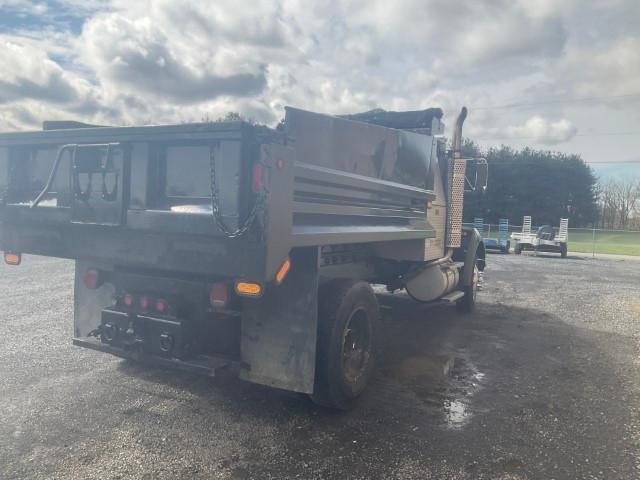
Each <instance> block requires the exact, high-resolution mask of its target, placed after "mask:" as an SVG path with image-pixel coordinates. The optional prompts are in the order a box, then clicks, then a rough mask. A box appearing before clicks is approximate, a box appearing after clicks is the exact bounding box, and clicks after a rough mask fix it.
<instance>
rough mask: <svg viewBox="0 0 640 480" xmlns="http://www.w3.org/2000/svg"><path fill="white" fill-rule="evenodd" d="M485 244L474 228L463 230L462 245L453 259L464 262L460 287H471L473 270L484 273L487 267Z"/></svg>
mask: <svg viewBox="0 0 640 480" xmlns="http://www.w3.org/2000/svg"><path fill="white" fill-rule="evenodd" d="M485 253H486V252H485V249H484V243H483V241H482V237H481V236H480V233H479V232H478V230H476V229H475V228H472V227H463V228H462V245H461V246H460V248H457V249H456V251H455V252H454V255H453V258H454V260H457V261H464V267H463V269H462V273H461V275H460V285H462V286H469V285H471V284H472V282H473V268H474V266H475V265H477V266H478V270H480V271H483V270H484V267H485V265H486V255H485Z"/></svg>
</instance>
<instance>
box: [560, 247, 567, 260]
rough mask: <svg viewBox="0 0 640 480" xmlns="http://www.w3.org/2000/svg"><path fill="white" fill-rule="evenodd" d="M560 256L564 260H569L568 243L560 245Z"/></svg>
mask: <svg viewBox="0 0 640 480" xmlns="http://www.w3.org/2000/svg"><path fill="white" fill-rule="evenodd" d="M560 256H561V257H562V258H567V244H566V243H561V244H560Z"/></svg>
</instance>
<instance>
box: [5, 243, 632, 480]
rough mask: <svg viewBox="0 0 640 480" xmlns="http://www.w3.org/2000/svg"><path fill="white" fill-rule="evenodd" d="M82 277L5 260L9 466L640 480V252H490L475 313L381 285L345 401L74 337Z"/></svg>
mask: <svg viewBox="0 0 640 480" xmlns="http://www.w3.org/2000/svg"><path fill="white" fill-rule="evenodd" d="M72 277H73V268H72V264H71V263H70V262H67V261H62V260H52V259H42V258H37V257H28V258H26V259H24V264H23V265H22V266H21V267H18V268H16V267H6V266H4V265H3V266H2V267H0V291H1V292H2V297H3V302H2V325H3V336H2V338H1V339H0V378H2V382H1V384H0V399H1V402H2V403H1V407H0V478H2V479H9V478H47V479H48V478H60V479H63V478H82V479H92V478H96V479H98V478H99V479H108V478H111V479H117V478H122V479H124V478H140V479H163V478H208V479H209V478H225V479H226V478H229V479H248V478H256V479H269V478H340V479H344V478H385V479H414V478H415V479H432V478H438V479H485V478H486V479H502V480H506V479H511V480H514V479H576V478H580V479H582V478H584V479H590V478H597V479H634V478H640V373H639V372H640V370H639V368H638V367H639V365H640V358H639V352H640V262H638V261H629V260H624V261H619V260H612V259H595V260H593V259H590V258H580V257H572V258H569V259H566V260H561V259H559V258H558V257H557V256H548V257H544V256H542V255H540V256H538V257H533V256H529V255H522V256H514V255H492V256H490V258H489V262H488V270H487V273H486V275H485V287H484V291H483V292H481V294H480V304H479V307H478V310H477V312H476V314H474V315H473V316H464V315H461V314H459V313H457V311H456V310H455V309H454V308H452V307H450V306H444V305H438V306H424V305H417V304H415V303H413V302H412V301H411V300H409V299H408V298H407V297H406V296H404V295H401V294H396V295H381V296H380V300H381V303H382V304H383V314H384V330H385V336H386V339H387V345H386V356H385V360H384V364H383V365H382V366H381V368H380V369H379V373H378V375H377V377H376V379H375V381H374V382H373V384H372V386H371V388H370V389H369V390H368V391H367V392H366V395H365V397H364V398H363V400H362V401H361V402H360V404H359V406H358V408H356V409H355V410H353V411H351V412H348V413H332V412H328V411H325V410H322V409H319V408H317V407H315V406H314V405H313V404H311V402H309V401H308V400H307V399H306V398H305V397H303V396H301V395H295V394H291V393H287V392H281V391H276V390H271V389H268V388H263V387H260V386H256V385H251V384H247V383H243V382H241V381H238V380H233V379H215V380H213V379H207V378H200V377H196V376H190V375H185V374H183V373H176V372H172V371H167V370H162V369H149V368H143V367H141V366H139V365H136V364H135V363H131V362H126V361H123V360H119V359H117V358H114V357H111V356H109V355H106V354H102V353H98V352H93V351H89V350H84V349H80V348H76V347H73V346H71V344H70V337H71V335H72V308H73V297H72ZM448 367H451V368H450V372H449V374H448V375H444V372H445V371H446V370H447V369H448Z"/></svg>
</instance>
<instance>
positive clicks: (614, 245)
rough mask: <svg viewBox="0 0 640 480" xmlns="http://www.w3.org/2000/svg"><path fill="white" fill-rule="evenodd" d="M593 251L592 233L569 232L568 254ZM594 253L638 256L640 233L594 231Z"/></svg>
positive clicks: (588, 231)
mask: <svg viewBox="0 0 640 480" xmlns="http://www.w3.org/2000/svg"><path fill="white" fill-rule="evenodd" d="M593 249H594V241H593V231H590V230H575V231H572V230H570V231H569V251H570V252H582V253H591V252H593ZM595 252H596V253H610V254H614V255H640V232H606V231H597V230H596V234H595Z"/></svg>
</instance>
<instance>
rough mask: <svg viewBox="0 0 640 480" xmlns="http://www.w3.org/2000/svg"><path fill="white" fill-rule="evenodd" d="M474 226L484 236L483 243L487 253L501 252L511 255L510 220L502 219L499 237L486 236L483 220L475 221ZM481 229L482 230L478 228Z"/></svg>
mask: <svg viewBox="0 0 640 480" xmlns="http://www.w3.org/2000/svg"><path fill="white" fill-rule="evenodd" d="M473 223H474V225H475V227H476V229H478V231H479V232H480V234H481V235H482V242H483V243H484V248H485V250H487V251H499V252H502V253H509V249H510V248H511V241H510V240H509V219H507V218H501V219H500V221H499V224H498V237H497V238H489V237H485V235H484V222H483V219H482V218H476V219H474V222H473ZM478 227H480V228H478Z"/></svg>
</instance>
